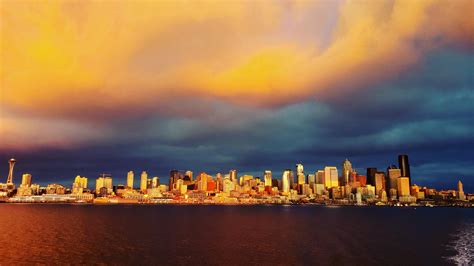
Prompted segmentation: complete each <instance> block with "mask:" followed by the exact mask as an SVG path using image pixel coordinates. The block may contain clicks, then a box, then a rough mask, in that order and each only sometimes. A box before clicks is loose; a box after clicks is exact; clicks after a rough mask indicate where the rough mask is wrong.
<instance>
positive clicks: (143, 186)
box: [140, 171, 148, 192]
mask: <svg viewBox="0 0 474 266" xmlns="http://www.w3.org/2000/svg"><path fill="white" fill-rule="evenodd" d="M147 182H148V174H147V172H146V171H143V172H142V174H141V176H140V191H142V192H146V189H147Z"/></svg>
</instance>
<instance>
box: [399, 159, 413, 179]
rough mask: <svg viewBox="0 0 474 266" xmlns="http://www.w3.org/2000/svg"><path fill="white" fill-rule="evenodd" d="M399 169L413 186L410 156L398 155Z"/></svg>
mask: <svg viewBox="0 0 474 266" xmlns="http://www.w3.org/2000/svg"><path fill="white" fill-rule="evenodd" d="M398 167H399V168H400V171H401V174H402V176H403V177H408V181H409V182H410V186H411V175H410V164H409V163H408V155H406V154H401V155H398Z"/></svg>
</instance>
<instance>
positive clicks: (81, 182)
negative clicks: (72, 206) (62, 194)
mask: <svg viewBox="0 0 474 266" xmlns="http://www.w3.org/2000/svg"><path fill="white" fill-rule="evenodd" d="M86 188H87V177H81V176H80V175H78V176H76V178H74V183H72V193H73V194H82V192H83V191H84V189H86ZM99 189H100V188H99Z"/></svg>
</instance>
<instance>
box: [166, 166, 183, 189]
mask: <svg viewBox="0 0 474 266" xmlns="http://www.w3.org/2000/svg"><path fill="white" fill-rule="evenodd" d="M178 179H184V175H183V173H182V172H181V171H178V170H171V171H170V180H169V190H170V191H172V190H173V186H174V183H175V182H176V181H178Z"/></svg>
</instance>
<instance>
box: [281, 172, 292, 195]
mask: <svg viewBox="0 0 474 266" xmlns="http://www.w3.org/2000/svg"><path fill="white" fill-rule="evenodd" d="M290 178H291V170H290V169H286V170H285V171H283V176H282V177H281V180H282V183H283V185H282V192H284V193H289V192H290V189H291V180H290Z"/></svg>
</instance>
